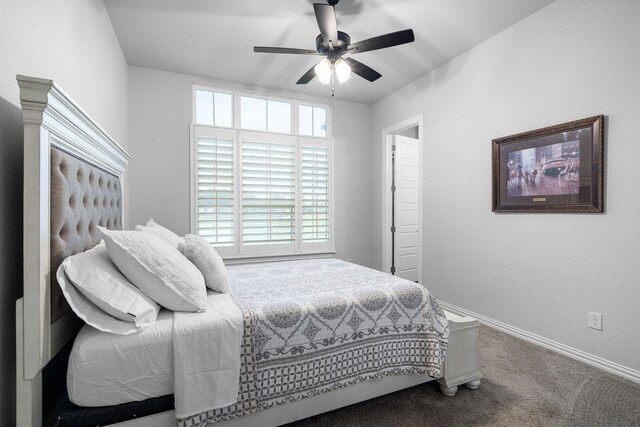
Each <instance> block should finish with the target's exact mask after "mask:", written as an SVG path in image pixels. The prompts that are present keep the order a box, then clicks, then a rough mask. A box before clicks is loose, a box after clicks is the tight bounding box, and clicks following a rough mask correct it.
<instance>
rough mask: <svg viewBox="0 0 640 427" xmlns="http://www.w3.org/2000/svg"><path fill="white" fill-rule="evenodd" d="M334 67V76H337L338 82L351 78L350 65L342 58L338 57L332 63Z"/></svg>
mask: <svg viewBox="0 0 640 427" xmlns="http://www.w3.org/2000/svg"><path fill="white" fill-rule="evenodd" d="M334 68H335V70H336V77H337V78H338V82H339V83H340V84H342V83H344V82H346V81H347V80H349V79H350V78H351V67H350V66H349V64H347V62H346V61H345V60H343V59H342V58H338V60H337V61H336V63H335V64H334Z"/></svg>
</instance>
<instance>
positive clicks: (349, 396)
mask: <svg viewBox="0 0 640 427" xmlns="http://www.w3.org/2000/svg"><path fill="white" fill-rule="evenodd" d="M18 84H19V86H20V96H21V103H22V107H23V111H24V126H25V132H24V134H25V168H24V174H25V180H24V296H23V298H21V299H20V300H18V301H17V304H16V323H17V331H16V338H17V346H16V347H17V348H16V361H17V364H16V366H17V379H16V382H17V399H16V400H17V424H18V425H21V426H22V425H24V426H27V425H29V426H39V425H42V424H43V420H46V419H49V414H43V405H42V397H43V368H45V366H47V364H48V363H49V362H50V361H51V359H52V358H54V356H56V354H58V353H59V352H60V351H61V350H62V349H63V348H64V347H65V345H68V343H69V342H71V341H72V340H74V339H76V336H78V338H77V339H76V341H75V344H74V348H73V350H72V351H71V355H70V358H71V359H70V360H71V363H69V366H71V369H70V371H69V378H70V380H69V383H70V384H71V385H72V387H70V390H69V391H70V393H69V394H70V396H72V399H73V400H75V401H76V402H79V403H80V404H82V405H83V406H88V407H91V406H97V405H99V404H101V403H102V404H108V405H113V406H111V408H112V409H110V410H109V411H111V412H114V411H115V412H119V413H120V414H121V415H120V417H121V418H122V417H123V415H122V413H124V414H125V415H124V418H130V419H127V420H126V421H123V422H122V423H118V424H114V425H127V426H145V425H149V426H151V425H154V426H155V425H167V426H169V425H176V424H179V425H181V426H204V425H207V424H208V423H209V422H212V423H214V425H220V426H231V425H247V426H250V425H256V426H266V425H280V424H284V423H287V422H291V421H295V420H297V419H301V418H305V417H309V416H312V415H315V414H318V413H322V412H325V411H328V410H332V409H336V408H338V407H341V406H345V405H349V404H352V403H356V402H359V401H362V400H366V399H370V398H373V397H376V396H380V395H383V394H386V393H390V392H393V391H396V390H399V389H402V388H406V387H410V386H413V385H416V384H420V383H423V382H426V381H430V380H433V379H437V380H438V382H439V383H440V386H441V389H442V391H443V393H444V394H446V395H453V394H455V392H456V389H457V387H458V386H459V385H461V384H466V385H467V386H469V387H470V388H477V387H478V385H479V380H480V378H481V377H482V375H481V374H480V372H479V370H478V361H477V338H478V335H477V333H478V323H477V321H475V320H474V319H470V318H461V317H457V316H454V315H452V314H449V313H444V312H443V311H442V310H440V308H439V307H438V305H437V302H436V301H435V300H434V299H433V297H432V296H431V295H430V294H429V292H428V291H427V290H426V289H424V288H423V287H422V286H420V285H417V284H414V283H412V282H408V281H404V280H403V279H399V278H397V277H394V276H390V275H387V274H385V273H381V272H378V271H375V270H371V269H368V268H364V267H361V266H356V265H353V264H350V263H346V262H343V261H340V260H337V259H323V260H299V261H286V262H277V263H264V264H254V265H243V266H233V267H229V269H228V271H229V280H230V284H232V285H233V286H230V292H229V297H228V298H229V301H232V302H224V303H225V304H234V305H235V306H236V307H237V308H238V310H237V312H238V316H240V321H241V325H242V327H241V328H240V329H241V337H240V338H241V340H240V342H241V343H242V345H241V346H240V348H239V349H238V352H239V357H238V358H237V363H238V366H239V367H240V368H239V371H240V374H239V385H238V388H237V390H238V393H237V396H238V400H237V402H236V403H234V404H232V405H228V406H225V407H221V408H216V409H214V410H209V411H204V412H200V413H198V414H194V415H193V416H189V417H180V419H179V420H177V421H176V414H175V413H174V412H173V411H172V410H170V409H169V410H162V406H160V407H159V408H160V409H159V410H158V411H156V412H158V413H156V414H148V413H147V416H144V417H139V416H138V414H140V413H144V411H143V412H140V411H139V406H137V407H135V406H134V407H133V409H131V410H129V413H128V414H127V410H125V409H122V408H129V406H127V402H128V401H131V400H133V401H136V402H138V401H143V402H144V401H147V400H146V399H149V400H154V399H158V398H159V399H162V398H163V397H164V398H165V400H166V397H167V396H170V393H171V392H173V384H171V378H172V376H173V375H174V372H173V371H172V369H173V365H172V360H171V359H172V349H173V347H174V342H175V341H176V337H175V336H173V335H172V334H171V333H170V332H167V331H169V330H170V329H171V328H172V326H171V325H172V322H174V321H175V320H174V316H173V313H171V312H168V311H164V312H161V313H160V316H159V318H158V321H157V322H156V323H155V324H154V325H152V327H150V328H148V329H146V330H145V331H143V332H142V333H140V334H136V335H132V336H128V338H126V336H125V338H123V339H120V338H118V339H115V338H113V337H111V339H110V337H108V336H106V335H104V333H98V332H99V331H95V330H92V328H91V327H89V326H87V325H85V326H83V324H82V322H80V321H79V320H78V318H77V317H76V316H75V314H74V313H73V312H71V310H70V309H69V307H68V306H67V305H66V304H65V300H64V296H63V295H62V293H61V291H60V287H59V286H58V284H57V283H56V281H55V272H56V270H57V268H58V266H59V265H60V263H61V262H62V260H63V259H65V258H66V257H69V256H71V255H74V254H78V253H82V252H84V251H87V250H89V249H91V248H93V247H94V246H95V245H96V244H97V243H98V242H99V241H100V238H101V234H100V232H99V230H98V226H100V227H104V228H107V229H112V230H118V229H121V228H122V218H123V209H124V206H123V205H122V200H123V197H122V179H123V175H124V173H125V170H126V165H127V162H128V159H129V156H128V154H127V153H126V152H125V151H124V150H123V149H122V148H121V147H120V146H119V145H118V144H117V143H116V142H115V141H114V140H113V139H111V138H110V137H109V136H108V135H107V134H106V133H105V132H104V131H103V130H102V129H101V128H100V126H99V125H97V124H96V123H95V122H94V121H93V120H92V119H91V118H90V117H89V116H88V115H87V114H86V113H84V112H83V111H82V109H81V108H79V107H78V106H77V105H76V104H75V103H74V102H73V101H72V100H71V98H70V97H69V96H68V95H66V94H65V93H64V92H63V91H62V90H61V89H60V88H59V87H58V86H57V85H56V84H55V83H54V82H52V81H50V80H45V79H39V78H32V77H24V76H18ZM318 289H321V291H318ZM294 294H295V295H294ZM212 298H213V299H215V303H216V304H217V303H220V297H219V296H216V295H213V294H212V293H210V294H209V296H208V300H211V299H212ZM175 317H178V316H177V315H176V316H175ZM78 331H80V334H79V335H78ZM418 335H419V336H418ZM119 337H122V336H119ZM149 337H153V342H151V341H150V342H145V340H146V339H147V338H149ZM150 339H151V338H150ZM141 342H142V344H143V345H141ZM123 348H124V349H125V350H124V351H123ZM136 351H138V352H140V351H142V352H143V353H144V352H146V353H144V354H142V355H140V354H138V356H136V357H137V359H136V358H134V359H126V358H124V359H122V358H120V359H118V355H122V354H135V353H136ZM98 353H99V354H101V355H102V356H103V357H104V358H107V359H108V358H111V359H109V360H110V361H109V362H106V361H105V360H106V359H102V361H101V362H99V363H98V364H94V365H91V364H90V360H91V355H92V354H93V355H95V354H98ZM380 355H384V356H380ZM445 355H446V357H445ZM140 360H145V361H152V362H149V363H140ZM443 360H444V363H443ZM109 366H119V367H121V368H123V369H122V370H121V371H122V372H125V373H126V374H125V375H124V376H125V377H126V378H128V380H127V381H124V382H123V381H120V382H118V381H117V379H116V382H115V383H114V382H110V381H113V380H114V379H113V378H109V372H114V371H113V369H111V370H109V369H108V367H109ZM136 369H137V370H136ZM145 369H147V372H142V371H144V370H145ZM292 369H293V370H292ZM122 376H123V375H120V377H122ZM132 378H139V379H140V381H138V382H137V383H136V382H135V381H133V382H132V380H131V379H132ZM283 378H284V379H286V381H285V380H283ZM126 383H128V385H127V384H126ZM87 384H89V385H90V386H87ZM83 385H84V386H83ZM44 387H45V388H46V387H47V384H44ZM127 387H128V389H126V388H127ZM117 389H121V390H119V392H117V393H116V392H113V390H117ZM125 389H126V390H125ZM101 390H102V392H101ZM177 399H178V398H177V397H176V400H177ZM155 401H157V400H155ZM113 408H116V409H113ZM165 409H166V408H165ZM123 411H124V412H123ZM116 421H118V419H116ZM91 422H92V424H93V425H96V424H103V422H101V421H99V420H98V421H97V422H96V420H95V419H94V420H91ZM110 422H113V419H112V420H111V421H110Z"/></svg>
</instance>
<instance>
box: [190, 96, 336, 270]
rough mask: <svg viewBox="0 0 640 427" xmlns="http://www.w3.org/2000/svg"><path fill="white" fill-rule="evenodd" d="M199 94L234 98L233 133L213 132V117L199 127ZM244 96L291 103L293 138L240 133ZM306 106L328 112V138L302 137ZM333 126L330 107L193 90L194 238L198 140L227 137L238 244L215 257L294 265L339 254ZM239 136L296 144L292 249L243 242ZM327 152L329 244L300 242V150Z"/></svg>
mask: <svg viewBox="0 0 640 427" xmlns="http://www.w3.org/2000/svg"><path fill="white" fill-rule="evenodd" d="M196 90H205V91H210V92H219V93H223V94H228V95H231V96H232V112H231V114H232V120H231V122H232V124H233V127H224V126H215V112H214V125H213V126H212V125H208V124H198V123H197V122H196ZM241 96H246V97H251V98H260V99H265V100H267V101H269V100H273V101H278V102H287V103H290V104H291V133H282V132H272V131H268V130H266V131H256V130H248V129H242V128H241V127H240V121H241V117H240V97H241ZM300 105H305V106H310V107H320V108H324V109H325V111H326V121H327V130H326V136H325V137H322V136H314V135H300V133H299V131H300V129H299V121H298V115H299V106H300ZM266 114H267V117H266V120H267V129H268V102H267V112H266ZM332 131H333V125H332V109H331V106H330V105H328V104H322V103H317V102H309V101H305V100H297V99H293V98H289V99H287V98H282V97H274V96H268V95H263V94H257V93H251V92H246V91H233V90H228V89H220V88H215V87H209V86H204V85H199V84H193V86H192V122H191V124H190V132H189V134H190V135H189V140H190V141H189V151H190V164H189V186H190V191H189V211H190V215H189V218H190V225H189V228H190V232H191V233H192V234H198V229H197V211H198V206H197V203H198V200H197V186H198V176H197V174H198V171H197V167H196V166H197V150H198V147H197V138H198V137H199V136H214V137H220V136H222V137H225V138H226V137H228V136H227V135H232V138H233V145H234V150H233V152H234V154H233V167H234V187H233V188H234V197H233V200H234V212H235V214H234V242H233V244H232V245H231V246H217V245H214V247H215V248H216V251H218V253H219V254H220V256H221V257H222V258H224V259H225V260H228V261H231V262H250V260H251V259H256V258H259V259H263V260H265V259H270V260H280V259H292V258H305V257H310V256H311V257H318V256H330V255H332V254H335V205H334V200H335V183H334V175H335V171H334V163H335V162H334V141H333V137H332ZM241 135H252V136H255V137H256V138H260V139H258V140H261V139H262V140H264V139H267V140H272V141H274V142H277V140H283V141H284V140H290V141H293V142H292V143H293V145H294V147H295V165H296V166H295V174H296V179H295V216H294V222H295V240H294V242H293V244H292V245H286V246H287V250H283V247H282V246H280V245H278V244H275V245H269V244H264V245H245V244H243V242H242V164H241V162H242V157H241V155H242V151H241V150H242V147H241V145H242V142H241ZM303 145H305V146H324V147H327V148H328V153H329V199H328V203H329V238H328V242H312V243H303V242H302V185H301V183H302V146H303Z"/></svg>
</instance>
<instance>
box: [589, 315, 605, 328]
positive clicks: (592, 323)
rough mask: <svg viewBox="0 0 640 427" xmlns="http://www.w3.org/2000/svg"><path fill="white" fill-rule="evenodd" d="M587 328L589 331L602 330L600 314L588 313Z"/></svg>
mask: <svg viewBox="0 0 640 427" xmlns="http://www.w3.org/2000/svg"><path fill="white" fill-rule="evenodd" d="M589 327H590V328H591V329H597V330H599V331H601V330H602V314H600V313H594V312H593V311H590V312H589Z"/></svg>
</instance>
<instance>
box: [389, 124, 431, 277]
mask: <svg viewBox="0 0 640 427" xmlns="http://www.w3.org/2000/svg"><path fill="white" fill-rule="evenodd" d="M414 126H417V127H418V169H419V170H418V186H419V191H418V218H420V224H419V225H418V251H419V254H420V256H419V257H418V270H419V273H418V282H419V283H422V276H423V272H422V264H423V262H422V255H423V253H422V246H423V245H422V229H423V228H424V226H423V221H422V218H423V210H422V197H423V196H422V192H423V188H424V186H423V170H422V169H423V157H424V156H423V150H424V146H423V145H424V144H423V115H422V113H420V114H416V115H415V116H412V117H409V118H407V119H405V120H403V121H401V122H399V123H396V124H394V125H391V126H388V127H386V128H384V129H382V189H381V191H382V206H381V208H382V271H384V272H385V273H390V271H391V145H392V144H393V137H394V135H395V134H397V133H398V132H401V131H403V130H405V129H408V128H411V127H414Z"/></svg>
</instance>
